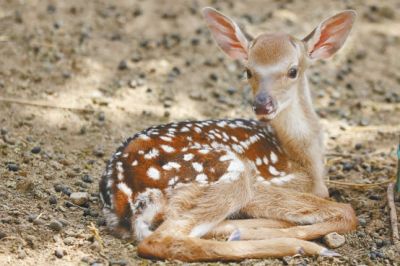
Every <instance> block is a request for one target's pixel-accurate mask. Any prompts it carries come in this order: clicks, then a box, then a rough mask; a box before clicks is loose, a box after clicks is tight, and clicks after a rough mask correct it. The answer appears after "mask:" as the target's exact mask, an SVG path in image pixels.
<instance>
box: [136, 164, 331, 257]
mask: <svg viewBox="0 0 400 266" xmlns="http://www.w3.org/2000/svg"><path fill="white" fill-rule="evenodd" d="M251 175H252V173H251V172H250V171H244V172H243V174H242V175H241V177H240V178H239V180H237V181H234V182H231V183H222V184H213V185H210V186H208V187H199V186H196V185H189V186H188V187H186V188H182V189H179V190H177V191H176V192H174V195H173V196H172V197H171V199H170V201H169V204H168V209H167V211H166V214H165V217H166V219H165V221H164V222H163V223H162V224H161V225H160V226H159V227H158V228H157V229H156V230H155V231H154V232H153V233H152V234H151V235H149V236H148V237H146V238H145V239H144V240H143V241H142V242H141V243H140V244H139V246H138V254H139V255H140V256H142V257H146V258H153V259H171V260H174V259H176V260H182V261H215V260H224V261H235V260H242V259H246V258H267V257H282V256H292V255H295V254H298V253H305V254H308V255H317V254H319V255H325V256H334V255H336V253H334V252H331V251H329V250H327V249H325V248H323V247H321V246H319V245H317V244H315V243H312V242H308V241H304V240H299V239H294V238H279V239H268V240H256V241H234V242H219V241H215V240H205V239H200V238H199V237H201V236H203V235H205V234H207V233H208V232H209V231H210V230H211V229H212V228H213V227H214V226H216V225H217V224H219V223H220V222H222V221H223V220H225V219H226V218H227V217H228V216H229V215H230V214H232V213H234V212H236V211H238V210H239V209H241V208H242V207H244V206H245V205H246V204H248V203H249V202H250V201H251V199H252V198H253V193H254V191H253V189H254V187H253V183H252V180H251V179H252V178H249V176H251ZM221 195H223V197H221Z"/></svg>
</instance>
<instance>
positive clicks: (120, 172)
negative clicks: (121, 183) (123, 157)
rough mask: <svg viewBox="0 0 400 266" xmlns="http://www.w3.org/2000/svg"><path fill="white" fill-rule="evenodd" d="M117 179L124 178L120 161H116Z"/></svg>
mask: <svg viewBox="0 0 400 266" xmlns="http://www.w3.org/2000/svg"><path fill="white" fill-rule="evenodd" d="M117 171H118V175H117V177H118V180H122V179H124V168H123V167H122V162H117Z"/></svg>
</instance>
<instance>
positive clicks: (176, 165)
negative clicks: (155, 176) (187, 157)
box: [162, 162, 181, 171]
mask: <svg viewBox="0 0 400 266" xmlns="http://www.w3.org/2000/svg"><path fill="white" fill-rule="evenodd" d="M162 168H163V169H164V170H167V171H169V170H172V169H177V170H178V169H179V168H181V165H180V164H179V163H176V162H169V163H166V164H164V165H163V167H162Z"/></svg>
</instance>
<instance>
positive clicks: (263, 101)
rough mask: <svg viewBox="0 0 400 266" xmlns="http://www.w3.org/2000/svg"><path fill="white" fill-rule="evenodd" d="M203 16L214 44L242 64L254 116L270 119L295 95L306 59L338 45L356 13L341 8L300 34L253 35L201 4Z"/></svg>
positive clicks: (324, 55)
mask: <svg viewBox="0 0 400 266" xmlns="http://www.w3.org/2000/svg"><path fill="white" fill-rule="evenodd" d="M203 15H204V18H205V20H206V22H207V25H208V27H209V28H210V30H211V32H212V35H213V37H214V39H215V40H216V42H217V44H218V45H219V47H220V48H221V49H222V50H223V51H224V52H225V53H226V54H227V55H228V56H230V57H231V58H233V59H238V60H240V61H241V62H242V63H243V65H244V66H245V68H246V73H247V79H248V81H249V83H250V85H251V87H252V91H253V96H254V101H253V108H254V111H255V113H256V115H257V117H258V118H259V119H261V120H271V119H273V118H274V117H275V116H276V115H277V114H278V113H279V112H281V111H282V110H284V109H285V108H286V107H288V106H289V105H290V104H291V102H292V101H293V100H294V99H295V97H296V95H297V91H296V90H297V89H298V87H299V86H298V85H299V82H300V79H301V78H302V77H304V72H305V70H306V68H307V66H308V64H309V62H311V61H313V60H318V59H325V58H328V57H330V56H332V55H333V54H334V53H335V52H336V51H338V50H339V49H340V48H341V47H342V46H343V44H344V42H345V40H346V39H347V36H348V35H349V33H350V30H351V28H352V25H353V22H354V19H355V16H356V13H355V12H354V11H351V10H348V11H343V12H340V13H338V14H336V15H334V16H332V17H330V18H328V19H326V20H324V21H323V22H321V23H320V24H319V25H318V26H317V27H316V28H315V29H314V30H313V31H312V32H311V33H310V34H308V35H307V36H306V37H305V38H303V39H297V38H295V37H293V36H291V35H289V34H266V33H263V34H260V35H259V36H257V37H256V38H254V39H253V38H250V37H249V36H248V34H245V33H244V32H243V31H242V30H241V29H240V28H239V27H238V25H237V24H236V23H235V22H234V21H233V20H231V19H230V18H228V17H227V16H225V15H223V14H221V13H220V12H218V11H216V10H215V9H213V8H210V7H206V8H204V9H203Z"/></svg>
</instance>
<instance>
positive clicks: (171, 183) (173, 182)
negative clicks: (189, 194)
mask: <svg viewBox="0 0 400 266" xmlns="http://www.w3.org/2000/svg"><path fill="white" fill-rule="evenodd" d="M178 180H179V176H174V177H172V178H171V179H170V180H169V181H168V186H173V185H175V184H176V183H177V182H178Z"/></svg>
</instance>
